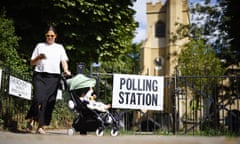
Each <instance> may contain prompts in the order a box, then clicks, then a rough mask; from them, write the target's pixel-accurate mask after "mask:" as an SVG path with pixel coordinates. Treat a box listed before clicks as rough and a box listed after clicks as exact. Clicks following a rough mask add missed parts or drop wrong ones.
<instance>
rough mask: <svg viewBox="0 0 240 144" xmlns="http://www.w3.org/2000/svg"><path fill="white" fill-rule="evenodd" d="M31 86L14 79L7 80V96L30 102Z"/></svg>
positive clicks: (11, 77)
mask: <svg viewBox="0 0 240 144" xmlns="http://www.w3.org/2000/svg"><path fill="white" fill-rule="evenodd" d="M31 92H32V85H31V83H29V82H25V81H23V80H21V79H18V78H16V77H13V76H10V78H9V94H10V95H13V96H17V97H20V98H24V99H28V100H31Z"/></svg>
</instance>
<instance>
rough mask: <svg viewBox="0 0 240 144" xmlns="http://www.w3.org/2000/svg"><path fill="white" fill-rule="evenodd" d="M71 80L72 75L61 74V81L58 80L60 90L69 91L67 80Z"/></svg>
mask: <svg viewBox="0 0 240 144" xmlns="http://www.w3.org/2000/svg"><path fill="white" fill-rule="evenodd" d="M70 78H72V75H70V76H66V75H65V74H64V73H61V79H60V85H61V87H62V90H65V89H67V90H68V91H69V88H68V85H67V79H70Z"/></svg>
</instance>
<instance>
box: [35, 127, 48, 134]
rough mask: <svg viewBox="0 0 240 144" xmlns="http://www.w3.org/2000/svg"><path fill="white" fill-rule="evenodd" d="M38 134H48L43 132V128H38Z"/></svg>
mask: <svg viewBox="0 0 240 144" xmlns="http://www.w3.org/2000/svg"><path fill="white" fill-rule="evenodd" d="M36 133H37V134H46V132H45V131H44V130H43V128H38V129H37V131H36Z"/></svg>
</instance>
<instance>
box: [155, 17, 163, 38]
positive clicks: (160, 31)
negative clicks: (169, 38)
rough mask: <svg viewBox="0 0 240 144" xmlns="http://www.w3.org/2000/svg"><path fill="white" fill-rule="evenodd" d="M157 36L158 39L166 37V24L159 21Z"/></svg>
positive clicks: (156, 27) (156, 28)
mask: <svg viewBox="0 0 240 144" xmlns="http://www.w3.org/2000/svg"><path fill="white" fill-rule="evenodd" d="M155 36H156V37H165V23H163V22H162V21H159V22H157V23H156V25H155Z"/></svg>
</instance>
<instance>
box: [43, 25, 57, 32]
mask: <svg viewBox="0 0 240 144" xmlns="http://www.w3.org/2000/svg"><path fill="white" fill-rule="evenodd" d="M48 31H53V32H54V33H55V34H57V31H56V29H55V28H54V27H53V26H51V25H50V26H48V27H47V29H46V31H45V33H47V32H48Z"/></svg>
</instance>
